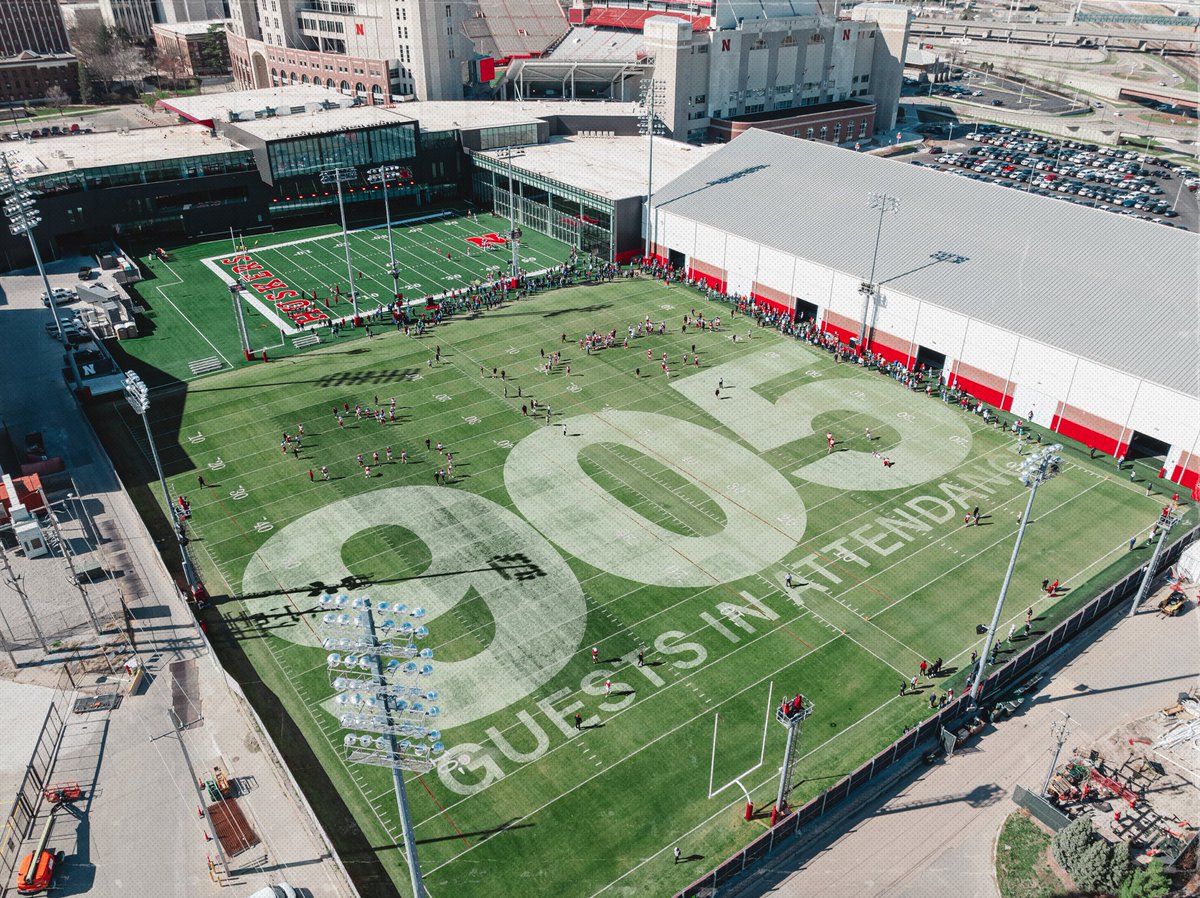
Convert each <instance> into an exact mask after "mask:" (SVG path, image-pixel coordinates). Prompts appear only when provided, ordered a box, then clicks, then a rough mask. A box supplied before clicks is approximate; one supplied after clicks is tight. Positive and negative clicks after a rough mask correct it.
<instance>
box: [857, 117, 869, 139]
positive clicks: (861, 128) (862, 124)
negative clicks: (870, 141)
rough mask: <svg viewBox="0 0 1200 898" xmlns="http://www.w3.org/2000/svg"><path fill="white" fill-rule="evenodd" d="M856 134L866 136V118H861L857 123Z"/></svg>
mask: <svg viewBox="0 0 1200 898" xmlns="http://www.w3.org/2000/svg"><path fill="white" fill-rule="evenodd" d="M858 136H859V137H866V136H867V120H866V119H863V120H862V121H861V122H859V124H858Z"/></svg>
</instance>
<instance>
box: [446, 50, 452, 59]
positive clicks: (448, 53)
mask: <svg viewBox="0 0 1200 898" xmlns="http://www.w3.org/2000/svg"><path fill="white" fill-rule="evenodd" d="M446 58H447V59H453V58H454V51H453V50H450V51H448V52H447V54H446Z"/></svg>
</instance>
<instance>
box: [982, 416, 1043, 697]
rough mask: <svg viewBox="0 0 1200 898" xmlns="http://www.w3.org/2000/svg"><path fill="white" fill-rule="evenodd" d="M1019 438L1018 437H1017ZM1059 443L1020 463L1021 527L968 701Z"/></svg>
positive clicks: (993, 636)
mask: <svg viewBox="0 0 1200 898" xmlns="http://www.w3.org/2000/svg"><path fill="white" fill-rule="evenodd" d="M1018 439H1019V437H1018ZM1061 451H1062V446H1061V445H1060V444H1058V443H1055V444H1054V445H1053V446H1047V447H1046V448H1044V449H1042V450H1041V451H1040V452H1036V453H1034V454H1033V455H1031V456H1029V457H1028V458H1027V459H1025V461H1024V462H1022V464H1021V470H1020V473H1019V477H1020V479H1021V483H1023V484H1024V485H1025V486H1027V487H1029V501H1028V502H1026V503H1025V513H1024V514H1023V515H1021V526H1020V527H1019V528H1018V529H1017V542H1016V544H1015V545H1014V546H1013V550H1012V557H1011V558H1010V559H1009V560H1008V570H1007V571H1005V572H1004V582H1003V583H1002V584H1001V585H1000V596H999V598H997V599H996V610H995V611H994V612H993V613H992V625H991V626H990V627H988V631H987V639H985V640H984V643H983V654H982V655H980V657H979V667H978V668H977V669H976V671H975V682H974V683H972V684H971V701H972V702H973V703H974V704H976V705H978V704H979V697H980V691H981V690H982V689H983V680H984V675H985V674H986V673H987V666H988V656H989V655H990V654H991V651H992V645H993V644H994V643H995V640H996V628H997V627H999V626H1000V614H1001V613H1002V612H1003V611H1004V598H1005V596H1007V595H1008V586H1009V584H1010V583H1012V576H1013V571H1015V570H1016V567H1017V554H1018V553H1019V552H1020V551H1021V540H1022V539H1024V537H1025V528H1026V527H1028V526H1029V516H1030V514H1031V513H1032V512H1033V497H1034V496H1036V495H1037V490H1038V487H1039V486H1041V485H1042V484H1043V483H1045V482H1046V481H1047V480H1049V479H1050V478H1051V477H1053V476H1054V475H1056V474H1057V473H1058V471H1059V468H1060V467H1061V465H1062V456H1061V455H1059V454H1058V453H1059V452H1061Z"/></svg>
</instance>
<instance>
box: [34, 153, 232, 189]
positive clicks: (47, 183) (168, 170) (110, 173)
mask: <svg viewBox="0 0 1200 898" xmlns="http://www.w3.org/2000/svg"><path fill="white" fill-rule="evenodd" d="M253 169H255V164H254V155H253V154H252V153H251V152H250V151H248V150H245V151H242V152H238V153H216V154H214V155H212V156H204V157H199V158H188V159H156V160H151V161H148V162H141V163H138V164H136V165H108V166H105V167H103V168H91V169H84V170H82V171H80V170H75V171H66V172H60V173H58V174H53V175H47V176H46V177H43V178H30V179H29V181H28V185H29V189H30V190H32V191H33V192H34V193H38V194H49V193H67V192H70V191H73V190H102V189H104V188H108V187H123V186H128V185H130V184H152V183H157V182H159V181H180V180H186V179H189V178H205V177H214V176H216V175H227V174H233V173H236V172H244V171H251V170H253Z"/></svg>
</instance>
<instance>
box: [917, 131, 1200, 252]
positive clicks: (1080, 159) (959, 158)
mask: <svg viewBox="0 0 1200 898" xmlns="http://www.w3.org/2000/svg"><path fill="white" fill-rule="evenodd" d="M971 128H973V129H974V130H970V129H971ZM955 130H956V131H957V130H960V129H958V128H955ZM961 130H962V131H963V132H964V133H962V135H961V137H959V138H956V139H955V140H952V141H942V140H937V139H936V138H931V139H930V140H927V142H926V147H927V148H926V150H925V151H923V152H921V153H919V154H917V155H916V156H914V157H912V158H911V159H910V160H909V161H910V162H911V163H912V164H913V165H923V166H926V167H928V168H934V169H937V170H939V171H944V172H947V173H950V174H955V175H959V176H962V177H967V178H971V179H973V180H976V181H986V182H990V183H993V184H999V185H1002V186H1005V187H1011V188H1015V189H1017V190H1026V191H1028V192H1030V193H1036V194H1038V195H1039V196H1045V197H1054V198H1056V199H1061V200H1065V201H1067V202H1072V203H1077V204H1079V205H1083V206H1091V207H1092V208H1095V209H1103V210H1106V211H1109V212H1113V213H1116V214H1120V215H1130V216H1134V217H1137V218H1141V219H1144V220H1146V221H1153V222H1156V223H1158V224H1161V225H1164V226H1167V227H1175V228H1183V229H1184V230H1193V231H1194V230H1197V226H1198V219H1200V211H1198V205H1197V199H1198V197H1197V194H1196V192H1195V191H1196V189H1197V187H1200V178H1197V177H1196V173H1195V172H1194V171H1191V170H1189V169H1187V168H1186V167H1184V166H1182V165H1177V164H1175V163H1172V162H1169V161H1166V160H1162V159H1159V158H1157V157H1154V156H1146V155H1144V154H1141V153H1138V152H1136V151H1134V150H1129V149H1125V148H1115V149H1114V148H1109V147H1098V146H1096V145H1095V144H1086V143H1080V142H1078V141H1064V140H1056V139H1055V138H1051V137H1044V136H1042V135H1039V134H1034V133H1032V132H1030V131H1022V130H1020V129H1016V128H1003V127H1000V126H998V125H972V126H968V127H966V128H962V129H961Z"/></svg>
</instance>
